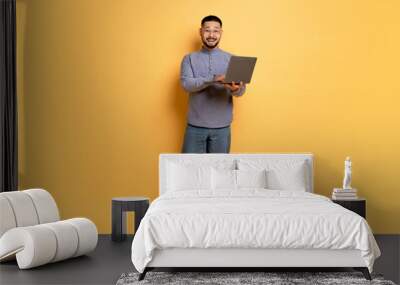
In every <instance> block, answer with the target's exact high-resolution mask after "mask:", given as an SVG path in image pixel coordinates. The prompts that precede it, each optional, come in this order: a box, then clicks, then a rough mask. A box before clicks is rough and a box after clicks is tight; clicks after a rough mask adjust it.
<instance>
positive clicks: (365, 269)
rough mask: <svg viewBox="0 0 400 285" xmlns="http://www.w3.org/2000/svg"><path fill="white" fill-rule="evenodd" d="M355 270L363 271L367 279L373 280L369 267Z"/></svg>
mask: <svg viewBox="0 0 400 285" xmlns="http://www.w3.org/2000/svg"><path fill="white" fill-rule="evenodd" d="M354 269H355V270H357V271H361V272H362V274H363V275H364V277H365V279H367V280H372V278H371V274H369V270H368V268H367V267H355V268H354Z"/></svg>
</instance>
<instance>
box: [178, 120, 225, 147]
mask: <svg viewBox="0 0 400 285" xmlns="http://www.w3.org/2000/svg"><path fill="white" fill-rule="evenodd" d="M230 148H231V126H227V127H224V128H217V129H209V128H203V127H196V126H192V125H187V127H186V131H185V138H184V141H183V147H182V153H229V151H230Z"/></svg>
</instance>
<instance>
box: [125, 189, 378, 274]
mask: <svg viewBox="0 0 400 285" xmlns="http://www.w3.org/2000/svg"><path fill="white" fill-rule="evenodd" d="M164 248H274V249H279V248H302V249H358V250H360V251H361V255H362V257H363V259H364V260H365V264H366V266H367V267H368V269H369V270H370V271H371V272H372V266H373V263H374V260H375V259H376V258H377V257H378V256H379V255H380V251H379V248H378V246H377V244H376V241H375V239H374V237H373V235H372V232H371V230H370V228H369V226H368V224H367V222H366V221H365V220H364V219H363V218H362V217H360V216H359V215H357V214H355V213H353V212H351V211H349V210H346V209H344V208H342V207H341V206H339V205H337V204H335V203H333V202H331V201H330V200H329V199H328V198H326V197H324V196H320V195H316V194H311V193H307V192H299V191H278V190H265V189H264V190H261V189H245V190H244V189H241V190H240V191H228V190H227V191H221V190H219V191H218V192H208V191H179V192H171V193H166V194H164V195H162V196H160V197H159V198H157V199H156V200H154V202H153V203H152V204H151V206H150V208H149V210H148V211H147V213H146V215H145V217H144V218H143V220H142V221H141V223H140V226H139V228H138V230H137V233H136V235H135V237H134V240H133V243H132V262H133V264H134V266H135V268H136V269H137V270H138V271H139V272H143V270H144V268H145V267H146V265H147V264H148V263H149V262H150V261H151V260H152V256H153V252H154V249H164Z"/></svg>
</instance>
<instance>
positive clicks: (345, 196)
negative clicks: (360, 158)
mask: <svg viewBox="0 0 400 285" xmlns="http://www.w3.org/2000/svg"><path fill="white" fill-rule="evenodd" d="M332 199H334V200H353V199H357V189H355V188H353V187H351V159H350V157H349V156H348V157H346V160H345V161H344V178H343V188H333V193H332Z"/></svg>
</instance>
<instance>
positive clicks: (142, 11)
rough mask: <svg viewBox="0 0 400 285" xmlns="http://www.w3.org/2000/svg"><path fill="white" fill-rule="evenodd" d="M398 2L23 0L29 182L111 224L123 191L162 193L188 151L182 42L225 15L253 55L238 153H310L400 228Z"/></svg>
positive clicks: (325, 186) (384, 228) (234, 47)
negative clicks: (162, 169)
mask: <svg viewBox="0 0 400 285" xmlns="http://www.w3.org/2000/svg"><path fill="white" fill-rule="evenodd" d="M399 12H400V1H398V0H385V1H375V0H373V1H372V0H371V1H367V0H358V1H356V0H353V1H348V0H340V1H339V0H338V1H320V0H308V1H294V0H279V1H272V0H271V1H264V0H259V1H232V0H229V1H228V0H221V1H209V0H204V1H194V0H192V1H190V0H189V1H188V0H180V1H178V0H175V1H171V0H159V1H144V0H142V1H139V0H118V1H116V0H17V28H18V103H19V126H20V133H19V136H20V142H19V146H20V148H19V151H20V167H19V171H20V173H19V177H20V188H21V189H24V188H29V187H43V188H45V189H48V190H49V191H50V192H51V193H52V194H53V195H54V196H55V198H56V200H57V201H58V205H59V208H60V210H61V215H62V216H63V217H64V218H70V217H75V216H87V217H89V218H90V219H92V220H93V221H94V222H95V223H96V224H97V226H98V228H99V231H100V232H101V233H109V232H110V204H111V198H112V197H115V196H127V195H146V196H149V197H150V198H151V199H154V198H155V197H156V196H157V191H158V189H157V183H158V180H157V174H158V172H157V170H158V168H157V167H158V164H157V163H158V155H159V153H162V152H179V151H180V147H181V143H182V138H183V131H184V126H185V117H186V110H187V95H186V94H185V93H184V92H183V90H182V89H181V87H180V85H179V80H178V76H179V65H180V61H181V59H182V57H183V55H184V54H186V53H188V52H191V51H194V50H196V49H198V48H199V39H198V28H199V21H200V20H201V18H202V17H203V16H205V15H208V14H217V15H219V16H220V17H221V18H222V19H223V22H224V29H225V33H224V35H223V38H222V42H221V43H222V44H221V48H223V49H225V50H227V51H230V52H232V53H235V54H238V55H253V56H257V57H258V62H257V66H256V70H255V74H254V77H253V79H254V80H253V82H252V84H251V85H250V86H248V90H247V93H246V94H245V96H244V97H242V98H239V99H235V113H234V123H233V125H232V132H233V133H232V136H233V140H232V149H231V150H232V152H312V153H314V154H315V167H316V169H315V185H316V192H317V193H320V194H324V195H330V192H331V190H332V187H334V186H340V185H341V180H342V177H343V161H344V158H345V156H347V155H350V156H351V157H352V159H353V186H355V187H357V188H358V189H359V192H360V193H359V194H360V195H361V196H364V197H366V198H367V199H368V202H367V204H368V207H367V212H368V213H367V214H368V221H369V223H370V224H371V227H372V229H373V230H374V232H376V233H400V221H399V218H400V189H399V181H398V180H397V179H398V178H399V173H400V172H399V169H400V132H399V121H400V112H399V107H400V99H399V95H400V94H399V93H400V92H399V91H400V84H399V82H400V81H399V67H400V55H399V54H400V53H399V51H400V37H399V35H400V34H399V31H400V18H399V17H398V15H399Z"/></svg>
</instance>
